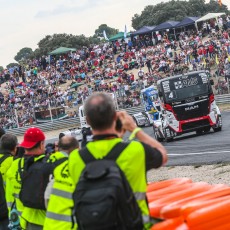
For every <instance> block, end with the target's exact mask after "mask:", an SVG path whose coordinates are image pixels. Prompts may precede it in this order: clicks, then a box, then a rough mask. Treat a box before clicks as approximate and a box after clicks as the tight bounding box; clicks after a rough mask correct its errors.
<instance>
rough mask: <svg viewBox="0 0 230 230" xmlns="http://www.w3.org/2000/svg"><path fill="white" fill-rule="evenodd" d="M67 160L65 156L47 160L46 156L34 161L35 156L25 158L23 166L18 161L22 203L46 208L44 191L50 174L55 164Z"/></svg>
mask: <svg viewBox="0 0 230 230" xmlns="http://www.w3.org/2000/svg"><path fill="white" fill-rule="evenodd" d="M65 160H67V157H64V158H61V159H59V160H56V161H55V162H53V163H52V162H47V157H45V155H44V157H42V158H40V159H39V160H37V161H35V157H34V156H31V157H28V158H25V162H24V168H22V165H21V162H22V159H21V160H20V161H19V167H18V168H19V173H20V177H21V190H20V193H19V198H20V200H21V201H22V203H23V205H24V206H26V207H29V208H34V209H41V210H46V208H45V201H44V193H45V190H46V187H47V185H48V183H49V180H50V176H51V175H52V174H53V170H54V169H55V167H56V166H58V165H59V164H61V163H62V162H64V161H65Z"/></svg>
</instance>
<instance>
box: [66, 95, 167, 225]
mask: <svg viewBox="0 0 230 230" xmlns="http://www.w3.org/2000/svg"><path fill="white" fill-rule="evenodd" d="M85 113H86V119H87V121H88V123H89V124H90V126H91V127H92V132H93V135H94V136H93V140H94V141H93V142H89V143H88V144H87V145H86V148H87V149H88V150H89V151H90V154H92V155H93V157H95V158H96V159H102V158H104V157H105V156H106V155H107V154H108V152H109V151H110V150H111V149H112V148H113V147H114V146H115V145H116V144H117V143H119V142H121V139H120V138H118V136H117V134H116V133H117V131H116V129H115V127H116V121H117V119H120V120H121V124H122V127H123V129H124V130H127V131H129V132H131V135H130V139H133V138H137V139H138V140H139V141H140V142H138V141H131V142H130V144H129V145H128V147H127V148H126V149H125V150H124V151H123V152H122V153H121V154H120V156H119V159H118V160H117V161H116V162H117V164H118V166H119V167H120V168H121V169H122V171H123V172H124V173H125V175H126V178H127V180H128V182H129V184H130V186H131V188H132V189H133V192H134V194H135V193H138V194H139V193H145V192H146V171H148V170H150V169H152V168H158V167H160V166H162V165H163V164H164V163H166V162H167V153H166V150H165V148H164V147H163V146H162V145H161V144H160V143H158V142H157V141H156V140H155V139H153V138H152V137H150V136H149V135H147V134H146V133H144V131H142V130H141V129H140V128H137V126H136V123H135V122H134V121H133V119H132V117H131V116H129V115H128V114H127V113H126V112H117V113H116V110H115V107H114V103H113V101H112V99H111V97H110V96H108V95H106V94H103V93H98V94H95V95H92V96H90V97H89V98H88V99H87V101H86V103H85ZM105 118H106V119H105ZM114 160H115V159H114ZM84 168H85V163H84V160H83V159H82V158H81V155H80V154H79V152H78V150H74V151H73V152H72V153H71V154H70V160H69V173H70V176H71V178H72V179H73V182H74V184H78V182H79V177H80V175H81V173H82V170H83V169H84ZM137 168H138V169H139V170H137ZM136 181H138V184H136ZM142 182H143V183H142ZM137 202H138V205H139V208H140V210H141V212H142V215H143V217H144V218H143V223H144V225H145V226H146V227H147V228H149V227H150V225H151V223H150V218H148V216H149V210H148V205H147V202H146V199H145V195H143V197H142V198H141V199H138V200H137ZM98 226H99V225H97V227H98Z"/></svg>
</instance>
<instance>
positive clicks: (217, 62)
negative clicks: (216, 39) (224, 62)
mask: <svg viewBox="0 0 230 230" xmlns="http://www.w3.org/2000/svg"><path fill="white" fill-rule="evenodd" d="M219 63H220V62H219V59H218V56H217V54H216V64H217V65H219Z"/></svg>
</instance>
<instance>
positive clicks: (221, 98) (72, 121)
mask: <svg viewBox="0 0 230 230" xmlns="http://www.w3.org/2000/svg"><path fill="white" fill-rule="evenodd" d="M215 99H216V103H217V104H230V94H223V95H216V96H215ZM125 110H126V111H127V112H128V113H129V114H130V115H133V114H135V113H139V112H141V111H144V107H143V106H137V107H131V108H126V109H125ZM34 126H35V127H38V128H40V129H42V130H43V131H44V132H49V131H53V130H58V129H66V130H67V129H70V128H74V127H79V126H80V119H79V118H68V119H64V120H58V121H53V122H47V123H43V124H36V125H34ZM28 127H29V126H25V127H20V128H16V129H10V130H7V133H12V134H14V135H17V136H21V135H23V134H24V132H25V130H27V129H28Z"/></svg>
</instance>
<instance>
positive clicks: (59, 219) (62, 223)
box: [43, 136, 79, 230]
mask: <svg viewBox="0 0 230 230" xmlns="http://www.w3.org/2000/svg"><path fill="white" fill-rule="evenodd" d="M58 149H59V152H57V153H55V155H57V154H58V155H59V159H60V158H61V159H64V162H63V163H61V164H59V165H58V166H57V167H56V168H55V170H54V173H53V175H54V179H53V180H51V182H50V183H49V184H48V186H47V189H46V192H45V202H46V204H48V206H47V212H46V219H45V222H44V227H43V230H52V229H54V230H56V229H66V230H68V229H76V225H75V226H74V227H73V228H72V226H73V223H72V217H71V215H72V212H71V210H72V208H73V205H74V203H73V200H72V195H73V192H74V189H75V186H74V184H73V181H72V178H71V177H70V176H69V170H68V161H67V160H68V156H69V154H70V153H71V152H72V151H73V150H75V149H79V143H78V141H77V139H76V138H75V137H72V136H63V137H62V138H61V139H60V140H59V141H58Z"/></svg>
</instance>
